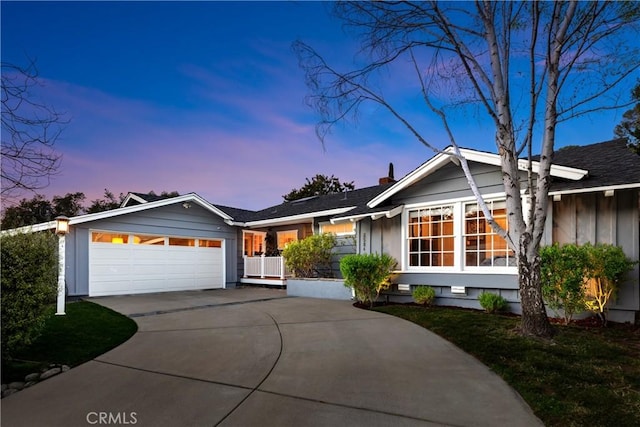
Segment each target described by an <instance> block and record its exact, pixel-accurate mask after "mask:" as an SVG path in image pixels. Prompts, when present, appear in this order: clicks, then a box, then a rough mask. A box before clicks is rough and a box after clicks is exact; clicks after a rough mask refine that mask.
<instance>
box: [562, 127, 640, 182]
mask: <svg viewBox="0 0 640 427" xmlns="http://www.w3.org/2000/svg"><path fill="white" fill-rule="evenodd" d="M553 163H554V164H557V165H562V166H569V167H573V168H578V169H584V170H587V171H589V174H588V175H587V176H586V177H585V178H583V179H581V180H580V181H570V180H562V179H554V181H553V183H552V184H551V191H563V190H578V189H586V188H600V187H611V186H619V185H628V184H638V183H640V155H638V154H636V153H635V152H633V151H631V150H630V149H629V148H628V147H627V143H626V140H624V139H614V140H611V141H605V142H600V143H598V144H591V145H584V146H570V147H566V148H561V149H560V150H558V151H556V152H555V153H554V155H553Z"/></svg>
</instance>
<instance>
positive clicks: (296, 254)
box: [282, 233, 336, 277]
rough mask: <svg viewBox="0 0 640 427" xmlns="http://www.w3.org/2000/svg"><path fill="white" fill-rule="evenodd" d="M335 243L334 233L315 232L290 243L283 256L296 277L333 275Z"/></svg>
mask: <svg viewBox="0 0 640 427" xmlns="http://www.w3.org/2000/svg"><path fill="white" fill-rule="evenodd" d="M335 245H336V236H335V235H334V234H331V233H323V234H314V235H313V236H309V237H307V238H305V239H302V240H299V241H297V242H291V243H289V244H288V245H287V246H286V247H285V248H284V251H283V252H282V256H284V261H285V263H286V264H287V267H289V269H290V270H291V272H292V273H293V274H294V275H295V276H296V277H332V276H333V274H332V272H331V257H332V255H333V252H332V250H333V248H334V246H335Z"/></svg>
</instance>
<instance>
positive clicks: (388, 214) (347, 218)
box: [329, 205, 404, 224]
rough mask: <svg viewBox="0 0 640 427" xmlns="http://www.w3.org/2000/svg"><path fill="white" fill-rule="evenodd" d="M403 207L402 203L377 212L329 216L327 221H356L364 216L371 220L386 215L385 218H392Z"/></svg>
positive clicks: (333, 222) (332, 222)
mask: <svg viewBox="0 0 640 427" xmlns="http://www.w3.org/2000/svg"><path fill="white" fill-rule="evenodd" d="M403 209H404V205H400V206H396V207H395V208H393V209H389V210H387V211H378V212H373V213H363V214H358V215H351V216H341V217H337V218H331V220H330V221H329V222H331V224H335V223H338V222H346V221H351V222H356V221H360V220H361V219H364V218H371V219H372V220H374V221H375V220H377V219H380V218H382V217H386V218H393V217H394V216H396V215H399V214H400V213H401V212H402V210H403Z"/></svg>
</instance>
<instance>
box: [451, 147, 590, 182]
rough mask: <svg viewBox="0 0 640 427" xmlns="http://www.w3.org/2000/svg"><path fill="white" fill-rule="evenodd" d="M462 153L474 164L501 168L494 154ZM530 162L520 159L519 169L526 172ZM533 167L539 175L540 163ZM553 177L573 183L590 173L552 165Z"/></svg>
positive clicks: (463, 150) (466, 150) (535, 162)
mask: <svg viewBox="0 0 640 427" xmlns="http://www.w3.org/2000/svg"><path fill="white" fill-rule="evenodd" d="M460 153H461V154H462V155H463V156H464V158H465V159H467V160H468V161H472V162H479V163H485V164H488V165H493V166H501V165H502V163H501V160H500V156H498V155H497V154H493V153H484V152H482V151H474V150H469V149H464V148H462V149H460ZM528 164H529V161H528V160H527V159H519V160H518V169H520V170H521V171H526V170H527V168H528ZM531 167H532V169H533V172H534V173H536V174H537V173H538V171H539V170H540V162H537V161H532V162H531ZM550 172H551V176H556V177H558V178H565V179H570V180H572V181H579V180H581V179H582V178H584V177H585V176H587V174H588V173H589V171H586V170H584V169H578V168H572V167H569V166H561V165H554V164H551V170H550Z"/></svg>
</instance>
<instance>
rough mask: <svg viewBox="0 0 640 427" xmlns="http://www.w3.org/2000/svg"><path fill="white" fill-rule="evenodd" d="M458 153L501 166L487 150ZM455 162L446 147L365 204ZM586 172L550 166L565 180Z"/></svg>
mask: <svg viewBox="0 0 640 427" xmlns="http://www.w3.org/2000/svg"><path fill="white" fill-rule="evenodd" d="M460 154H461V155H462V156H463V157H464V158H465V159H467V161H468V162H477V163H483V164H486V165H492V166H497V167H499V166H501V160H500V156H498V155H497V154H493V153H487V152H483V151H477V150H470V149H467V148H461V149H460ZM457 162H458V160H457V158H456V157H455V156H454V149H453V147H448V148H447V149H445V150H444V151H443V152H440V153H438V154H436V155H435V156H434V157H432V158H431V159H429V160H428V161H426V162H425V163H423V164H422V165H420V166H419V167H418V168H416V169H415V170H413V171H412V172H410V173H409V174H407V175H406V176H405V177H404V178H402V179H401V180H400V181H398V182H397V183H395V184H394V185H393V186H391V187H390V188H388V189H387V190H385V191H384V192H382V193H381V194H379V195H378V196H376V197H375V198H373V199H372V200H371V201H369V203H367V206H368V207H370V208H375V207H376V206H379V205H380V204H381V203H383V202H384V201H386V200H388V199H389V198H390V197H391V196H393V195H394V194H397V193H398V192H400V191H402V190H404V189H405V188H407V187H410V186H411V185H413V184H415V183H416V182H418V181H420V180H422V179H424V178H426V177H427V176H430V175H431V174H433V173H435V172H436V171H438V170H440V169H441V168H443V167H444V166H446V165H448V164H450V163H457ZM518 167H519V169H520V170H522V171H524V170H527V167H528V161H527V160H525V159H521V160H519V161H518ZM532 168H533V172H534V173H537V171H538V170H539V168H540V163H539V162H537V161H533V162H532ZM587 174H588V171H587V170H583V169H579V168H577V167H570V166H564V165H558V164H553V165H552V166H551V175H552V176H555V177H560V178H563V179H567V180H572V181H573V180H580V179H582V178H584V177H585V176H587Z"/></svg>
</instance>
